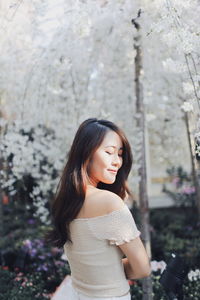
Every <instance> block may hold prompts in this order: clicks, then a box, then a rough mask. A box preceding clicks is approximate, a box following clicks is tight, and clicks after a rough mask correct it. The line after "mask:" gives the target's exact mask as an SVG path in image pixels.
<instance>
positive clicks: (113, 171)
mask: <svg viewBox="0 0 200 300" xmlns="http://www.w3.org/2000/svg"><path fill="white" fill-rule="evenodd" d="M108 171H109V172H111V173H113V174H117V171H115V170H108Z"/></svg>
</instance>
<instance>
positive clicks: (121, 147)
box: [105, 145, 123, 150]
mask: <svg viewBox="0 0 200 300" xmlns="http://www.w3.org/2000/svg"><path fill="white" fill-rule="evenodd" d="M108 147H113V148H115V149H116V148H117V147H116V146H112V145H109V146H106V147H105V148H108ZM119 150H123V147H121V148H119Z"/></svg>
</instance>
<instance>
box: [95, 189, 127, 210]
mask: <svg viewBox="0 0 200 300" xmlns="http://www.w3.org/2000/svg"><path fill="white" fill-rule="evenodd" d="M99 197H101V204H102V205H103V206H104V207H105V209H106V211H105V213H111V212H112V211H114V210H119V209H121V208H123V207H124V205H125V204H124V201H123V200H122V198H121V197H119V196H118V195H117V194H115V193H113V192H110V191H107V190H102V191H101V193H99Z"/></svg>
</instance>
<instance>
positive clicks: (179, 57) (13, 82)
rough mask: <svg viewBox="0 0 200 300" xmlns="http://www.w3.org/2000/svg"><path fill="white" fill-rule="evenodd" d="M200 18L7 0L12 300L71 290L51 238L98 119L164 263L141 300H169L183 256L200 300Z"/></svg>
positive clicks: (4, 233) (173, 4) (166, 11)
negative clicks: (80, 140)
mask: <svg viewBox="0 0 200 300" xmlns="http://www.w3.org/2000/svg"><path fill="white" fill-rule="evenodd" d="M199 14H200V6H199V1H198V0H194V1H190V0H185V1H180V0H175V1H171V0H162V1H161V0H153V1H149V0H141V1H131V0H97V1H89V0H76V1H71V0H46V1H39V0H32V1H23V0H15V1H14V0H12V1H11V0H1V2H0V65H1V69H0V134H1V140H0V184H1V188H0V200H1V201H0V236H1V239H0V299H1V300H5V299H16V300H18V299H20V300H22V299H26V300H29V299H41V300H42V299H51V297H53V295H54V297H55V294H54V293H55V291H56V289H57V291H58V289H59V288H58V287H59V286H60V284H61V283H62V281H63V280H64V278H70V268H69V265H68V263H67V260H66V257H64V256H63V250H62V249H57V248H55V247H50V245H47V244H46V243H45V242H44V238H43V237H44V233H45V232H46V230H47V229H48V228H50V226H51V217H50V213H49V210H50V203H51V201H52V199H53V196H54V194H55V191H56V187H57V184H58V180H59V176H60V174H61V171H62V168H63V166H64V164H65V161H66V156H67V153H68V150H69V147H70V145H71V142H72V139H73V136H74V134H75V132H76V130H77V128H78V126H79V124H80V123H81V122H82V121H84V120H85V119H87V118H90V117H96V118H102V119H108V120H111V121H113V122H115V123H116V124H117V125H119V126H120V127H121V128H122V129H123V130H124V131H125V133H126V135H127V137H128V139H129V141H130V143H131V147H132V151H133V158H134V163H133V168H132V171H131V174H130V177H129V186H130V189H131V191H132V192H133V194H134V199H127V200H126V201H127V204H128V206H129V208H130V209H131V212H132V213H133V215H134V217H135V218H136V221H137V224H138V227H139V228H140V230H141V231H142V238H143V241H144V243H145V246H146V248H147V250H148V253H149V256H150V257H151V261H152V277H151V278H150V279H148V280H146V281H130V282H129V283H130V287H131V293H132V297H133V299H159V300H160V299H167V298H166V296H165V294H164V291H163V289H162V287H161V286H160V284H159V278H160V275H161V273H162V271H163V269H164V267H165V265H166V263H167V261H168V259H169V257H170V255H171V253H177V254H178V255H180V256H181V257H182V258H183V259H184V261H185V262H186V263H187V265H188V267H189V273H188V276H187V278H186V279H185V283H184V293H185V295H186V297H187V298H186V299H200V296H199V295H200V250H199V249H200V235H199V231H200V177H199V160H200V122H199V111H200V90H199V87H200V74H199V71H200V61H199V53H200V51H199V50H200V43H199ZM67 275H68V277H66V276H67ZM149 280H150V281H151V284H150V283H149V282H147V281H149ZM145 289H146V290H147V296H145V297H146V298H145V297H144V290H145ZM152 293H153V296H152ZM152 297H153V298H152Z"/></svg>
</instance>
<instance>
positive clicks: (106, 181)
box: [101, 179, 115, 184]
mask: <svg viewBox="0 0 200 300" xmlns="http://www.w3.org/2000/svg"><path fill="white" fill-rule="evenodd" d="M101 182H102V183H105V184H113V183H114V182H115V179H113V180H102V181H101Z"/></svg>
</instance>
